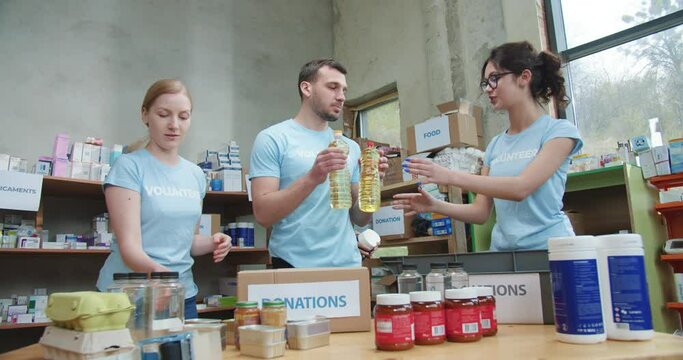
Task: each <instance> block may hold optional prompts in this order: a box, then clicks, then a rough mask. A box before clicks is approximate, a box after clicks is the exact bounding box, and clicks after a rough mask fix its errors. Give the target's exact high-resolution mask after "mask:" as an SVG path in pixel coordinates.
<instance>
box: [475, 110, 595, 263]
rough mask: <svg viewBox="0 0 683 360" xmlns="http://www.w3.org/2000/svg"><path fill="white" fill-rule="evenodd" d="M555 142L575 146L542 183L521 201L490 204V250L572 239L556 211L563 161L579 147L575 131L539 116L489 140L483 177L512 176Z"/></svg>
mask: <svg viewBox="0 0 683 360" xmlns="http://www.w3.org/2000/svg"><path fill="white" fill-rule="evenodd" d="M555 138H570V139H574V140H576V144H575V146H574V149H572V151H571V154H570V156H568V157H567V159H565V161H564V162H563V163H562V165H561V166H560V167H559V169H557V171H555V173H554V174H552V175H551V176H550V178H549V179H548V180H547V181H546V182H545V183H543V184H542V185H541V186H540V187H539V188H538V189H536V191H534V192H533V193H532V194H531V195H529V196H528V197H527V198H526V199H524V200H522V201H512V200H504V199H495V198H494V199H493V202H494V206H495V209H496V225H495V226H494V227H493V232H492V234H491V248H490V250H495V251H509V250H532V249H547V247H548V238H550V237H553V236H573V235H574V230H573V229H572V226H571V223H570V222H569V218H567V215H565V214H564V212H562V197H563V195H564V189H565V183H566V182H567V168H568V167H569V159H570V157H571V155H573V154H575V153H577V152H579V150H581V147H582V146H583V141H582V140H581V136H580V135H579V131H578V129H577V128H576V126H574V125H573V124H572V123H570V122H569V121H567V120H556V119H553V118H551V117H550V116H548V115H543V116H541V117H540V118H538V119H537V120H536V121H534V122H533V123H532V124H531V126H529V127H528V128H527V129H525V130H524V131H522V132H521V133H519V134H514V135H509V134H507V132H504V133H502V134H499V135H497V136H496V137H494V138H493V140H491V143H489V145H488V147H487V148H486V155H485V158H484V165H486V166H488V167H489V176H518V175H519V174H521V173H522V171H524V169H525V168H526V167H527V166H528V165H529V164H530V163H531V162H532V161H533V160H534V159H535V158H536V154H538V152H539V151H540V150H541V148H542V147H543V145H544V144H545V143H546V142H547V141H549V140H552V139H555Z"/></svg>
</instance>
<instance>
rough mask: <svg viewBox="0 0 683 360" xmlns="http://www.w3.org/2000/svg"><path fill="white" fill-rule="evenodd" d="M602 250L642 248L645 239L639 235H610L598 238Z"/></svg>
mask: <svg viewBox="0 0 683 360" xmlns="http://www.w3.org/2000/svg"><path fill="white" fill-rule="evenodd" d="M596 239H597V241H598V244H597V245H598V248H600V249H612V248H613V249H625V248H642V247H643V238H641V237H640V235H639V234H610V235H601V236H597V237H596Z"/></svg>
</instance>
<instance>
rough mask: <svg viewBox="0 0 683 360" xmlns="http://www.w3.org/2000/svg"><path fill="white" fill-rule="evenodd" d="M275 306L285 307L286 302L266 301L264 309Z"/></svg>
mask: <svg viewBox="0 0 683 360" xmlns="http://www.w3.org/2000/svg"><path fill="white" fill-rule="evenodd" d="M275 306H285V302H284V301H282V300H270V301H264V302H263V307H275Z"/></svg>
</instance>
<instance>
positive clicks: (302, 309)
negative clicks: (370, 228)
mask: <svg viewBox="0 0 683 360" xmlns="http://www.w3.org/2000/svg"><path fill="white" fill-rule="evenodd" d="M237 299H238V300H239V301H246V300H248V301H259V302H261V300H262V299H281V300H284V302H285V305H286V306H287V319H288V320H298V319H306V318H310V317H312V316H315V315H324V316H326V317H328V318H329V319H330V327H331V330H332V332H351V331H370V274H369V273H368V269H367V268H364V267H358V268H317V269H277V270H246V271H240V272H239V273H237Z"/></svg>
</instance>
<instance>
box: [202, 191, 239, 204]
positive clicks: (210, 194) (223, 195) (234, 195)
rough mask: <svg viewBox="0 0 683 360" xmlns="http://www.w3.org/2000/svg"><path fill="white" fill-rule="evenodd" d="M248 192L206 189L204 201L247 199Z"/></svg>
mask: <svg viewBox="0 0 683 360" xmlns="http://www.w3.org/2000/svg"><path fill="white" fill-rule="evenodd" d="M248 199H249V194H247V193H246V192H242V191H207V192H206V196H205V197H204V201H205V202H226V201H248Z"/></svg>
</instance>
